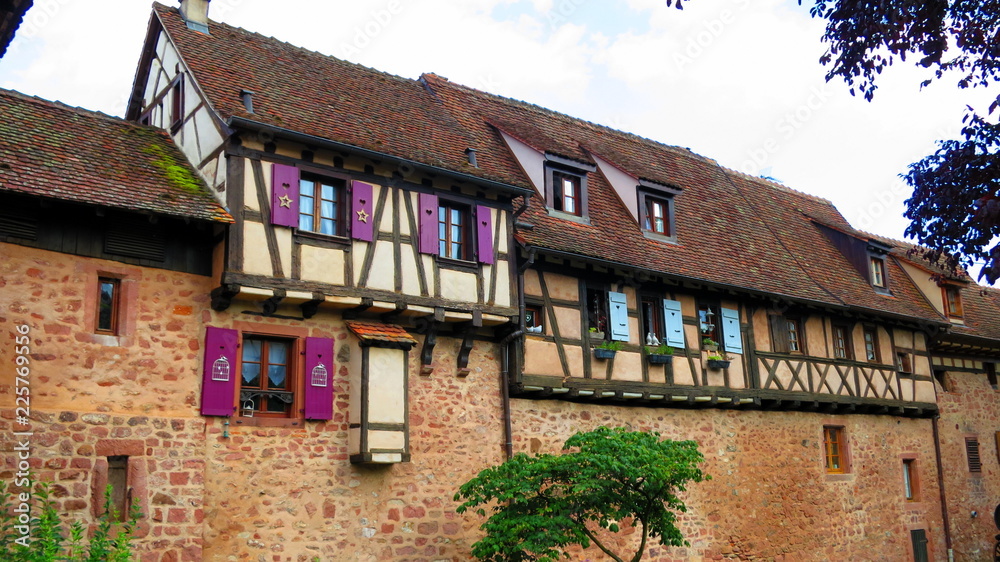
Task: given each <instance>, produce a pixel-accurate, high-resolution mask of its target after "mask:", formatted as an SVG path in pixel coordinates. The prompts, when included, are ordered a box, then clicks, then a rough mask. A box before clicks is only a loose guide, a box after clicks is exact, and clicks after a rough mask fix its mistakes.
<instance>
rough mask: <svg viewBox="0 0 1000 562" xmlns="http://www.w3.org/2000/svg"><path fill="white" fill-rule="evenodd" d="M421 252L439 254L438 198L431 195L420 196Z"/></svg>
mask: <svg viewBox="0 0 1000 562" xmlns="http://www.w3.org/2000/svg"><path fill="white" fill-rule="evenodd" d="M419 207H420V210H419V211H418V212H419V213H420V217H419V219H420V252H421V253H423V254H434V255H437V254H438V240H439V239H438V198H437V195H433V194H431V193H421V194H420V203H419Z"/></svg>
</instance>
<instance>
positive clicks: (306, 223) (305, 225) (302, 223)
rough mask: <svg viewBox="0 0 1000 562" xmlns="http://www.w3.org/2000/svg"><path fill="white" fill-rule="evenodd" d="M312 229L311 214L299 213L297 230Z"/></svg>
mask: <svg viewBox="0 0 1000 562" xmlns="http://www.w3.org/2000/svg"><path fill="white" fill-rule="evenodd" d="M312 229H313V218H312V215H299V230H312Z"/></svg>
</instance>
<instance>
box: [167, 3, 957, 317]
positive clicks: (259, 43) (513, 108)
mask: <svg viewBox="0 0 1000 562" xmlns="http://www.w3.org/2000/svg"><path fill="white" fill-rule="evenodd" d="M155 10H156V14H157V18H158V20H157V21H160V22H162V25H163V26H164V29H166V31H167V32H168V33H169V34H170V36H171V38H172V39H173V40H174V42H175V43H176V44H177V45H178V48H179V49H180V52H181V56H182V58H183V59H184V61H185V63H186V64H187V65H188V66H189V67H190V68H191V69H192V71H193V73H194V75H195V78H196V81H197V82H198V84H199V86H200V87H201V88H202V89H203V90H204V91H205V93H206V95H207V96H208V100H209V102H210V104H211V105H212V107H213V108H214V109H215V110H216V111H217V112H218V113H219V115H220V116H221V117H222V118H223V119H227V118H230V117H244V118H247V119H252V120H255V121H259V122H263V123H267V124H272V125H274V126H278V127H282V128H286V129H291V130H295V131H298V132H301V133H306V134H309V135H314V136H317V137H320V138H324V139H330V140H333V141H337V142H342V143H347V144H350V145H353V146H357V147H360V148H365V149H370V150H376V151H379V152H382V153H386V154H389V155H393V156H398V157H401V158H406V159H410V160H414V161H418V162H422V163H426V164H430V165H435V166H440V167H443V168H446V169H448V170H452V171H458V172H463V173H467V174H471V175H475V176H478V177H481V178H483V179H489V180H493V181H499V182H504V183H506V184H509V185H513V186H518V187H527V188H531V187H532V184H531V181H530V180H529V178H528V177H527V175H526V174H525V171H524V170H523V169H522V168H521V166H520V163H519V162H518V161H517V159H516V158H515V156H514V155H513V154H512V152H511V150H510V148H509V147H508V146H507V145H506V143H505V142H504V140H503V137H502V136H501V131H503V132H504V133H506V134H509V135H511V136H513V137H516V138H517V139H519V140H520V141H522V142H524V143H525V144H527V145H529V146H531V147H534V148H535V149H537V150H539V151H541V152H547V153H551V154H556V155H559V156H563V157H566V158H570V159H574V160H578V161H581V162H593V161H594V160H593V158H592V156H591V154H594V155H599V156H600V157H601V158H602V159H606V160H608V161H610V162H611V163H613V164H614V165H615V166H617V167H618V168H620V169H621V170H623V171H625V172H626V173H628V174H630V175H632V176H634V177H638V178H643V179H648V180H652V181H655V182H659V183H663V184H667V185H676V186H679V187H680V188H682V190H683V192H682V194H681V195H678V196H677V197H676V199H675V202H676V208H675V217H676V231H677V240H678V243H676V244H669V243H664V242H660V241H657V240H651V239H648V238H646V237H644V236H643V234H642V231H641V230H640V228H639V225H637V224H636V222H635V220H634V219H633V218H632V215H631V214H630V213H629V211H628V210H627V209H626V208H625V207H624V205H623V204H622V202H621V200H620V199H619V198H618V197H617V196H616V194H615V191H614V188H613V187H612V185H611V184H610V183H609V182H608V180H607V179H606V178H605V177H604V176H603V175H602V174H601V173H600V172H599V171H598V172H596V173H591V174H589V176H588V184H587V189H588V199H589V209H588V214H589V224H581V223H579V222H571V221H566V220H562V219H560V218H558V217H554V216H550V215H549V213H548V212H547V210H546V209H545V207H544V201H543V200H542V198H540V197H533V198H531V200H530V207H529V209H528V210H527V211H526V212H525V213H524V214H523V215H521V217H520V219H519V220H521V221H524V222H527V223H531V224H532V225H534V228H533V229H530V230H529V229H521V230H519V231H518V232H517V233H516V237H517V239H518V241H520V242H522V243H524V244H528V245H532V246H535V247H538V248H540V249H543V250H549V251H554V252H564V253H569V254H576V255H580V256H585V257H590V258H594V259H598V260H603V261H608V262H613V263H616V264H621V265H624V266H632V267H636V268H641V269H647V270H652V271H655V272H659V273H662V274H664V275H667V276H675V277H682V278H689V279H693V280H702V281H705V282H707V283H711V284H715V285H722V286H729V287H733V288H737V289H742V290H747V291H752V292H759V293H766V294H770V295H775V296H777V297H779V298H781V297H784V298H786V299H792V300H798V301H808V302H812V303H816V304H820V305H827V306H831V307H835V308H842V307H846V308H851V309H855V310H858V311H861V312H864V313H876V314H877V313H882V314H888V315H893V316H905V317H909V318H910V319H912V320H916V321H921V322H929V323H933V324H941V323H943V322H944V320H943V318H942V317H941V316H940V314H938V313H937V312H936V311H935V310H934V309H933V307H931V306H930V305H929V303H928V302H927V301H926V299H924V298H923V297H922V295H921V294H920V293H919V291H918V290H917V289H916V287H914V286H913V285H912V283H910V281H909V279H908V277H906V275H905V273H904V272H903V270H902V269H901V268H900V266H899V265H898V264H896V263H895V262H892V260H890V263H888V267H889V275H890V277H891V284H892V291H893V294H892V296H889V297H887V296H884V295H880V294H878V293H876V292H875V291H874V290H873V288H872V287H871V286H870V285H869V283H868V282H867V280H866V279H865V278H864V277H863V276H862V275H861V273H859V272H858V271H857V270H856V269H855V268H854V267H853V266H852V265H851V264H850V262H849V261H848V260H847V259H846V258H845V256H844V255H843V254H841V253H840V251H839V250H838V249H837V248H836V247H835V246H834V245H833V244H832V243H831V242H830V240H829V239H827V238H826V236H825V235H824V234H823V232H822V231H821V230H820V227H819V226H817V225H816V224H814V222H813V220H816V221H817V222H819V223H822V224H825V225H830V226H832V227H834V228H837V229H842V230H844V231H848V232H854V230H853V229H852V228H851V226H850V225H849V224H848V223H847V221H846V220H845V219H844V217H843V216H842V215H841V214H840V213H839V212H838V211H837V209H836V208H834V206H833V205H832V204H831V203H830V202H829V201H826V200H824V199H821V198H818V197H814V196H810V195H807V194H804V193H801V192H797V191H795V190H792V189H789V188H787V187H784V186H781V185H779V184H776V183H773V182H769V181H766V180H763V179H760V178H754V177H750V176H746V175H744V174H741V173H739V172H735V171H733V170H729V169H726V168H724V167H722V166H720V165H719V164H718V163H717V162H716V161H714V160H711V159H709V158H705V157H702V156H699V155H696V154H693V153H691V152H690V151H689V150H686V149H683V148H679V147H673V146H668V145H664V144H661V143H658V142H655V141H652V140H649V139H646V138H642V137H639V136H636V135H633V134H629V133H625V132H621V131H616V130H614V129H610V128H608V127H604V126H601V125H596V124H594V123H590V122H587V121H584V120H580V119H576V118H573V117H570V116H567V115H563V114H560V113H557V112H554V111H550V110H547V109H545V108H542V107H538V106H535V105H531V104H528V103H525V102H521V101H517V100H513V99H509V98H502V97H499V96H495V95H491V94H487V93H485V92H481V91H478V90H475V89H472V88H468V87H464V86H461V85H457V84H454V83H452V82H450V81H448V80H447V79H445V78H442V77H439V76H436V75H434V74H425V75H423V76H422V77H421V78H420V80H408V79H404V78H399V77H396V76H391V75H387V74H384V73H381V72H378V71H375V70H372V69H369V68H365V67H362V66H358V65H354V64H350V63H347V62H344V61H341V60H338V59H335V58H332V57H327V56H324V55H321V54H318V53H315V52H311V51H307V50H304V49H301V48H298V47H294V46H292V45H289V44H287V43H282V42H280V41H277V40H275V39H271V38H265V37H263V36H260V35H257V34H253V33H249V32H247V31H244V30H241V29H236V28H232V27H229V26H227V25H224V24H218V23H214V22H213V23H210V26H209V27H210V30H211V35H204V34H200V33H197V32H194V31H191V30H189V29H188V28H187V27H186V26H185V25H184V23H183V22H182V21H181V18H180V16H179V15H178V13H177V11H176V9H174V8H168V7H164V6H161V5H156V7H155ZM241 89H247V90H252V91H254V92H255V94H254V109H255V113H254V114H252V115H251V114H248V113H246V111H245V109H244V107H243V105H242V103H241V102H240V98H239V92H240V90H241ZM466 148H474V149H475V150H476V152H477V160H478V164H479V167H478V168H472V167H471V166H470V165H469V164H468V163H467V161H466V157H465V149H466Z"/></svg>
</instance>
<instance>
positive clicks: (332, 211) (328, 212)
mask: <svg viewBox="0 0 1000 562" xmlns="http://www.w3.org/2000/svg"><path fill="white" fill-rule="evenodd" d="M336 213H337V205H336V204H335V203H331V202H330V201H323V202H322V203H320V206H319V214H320V216H321V217H323V218H324V219H332V218H333V217H335V216H336Z"/></svg>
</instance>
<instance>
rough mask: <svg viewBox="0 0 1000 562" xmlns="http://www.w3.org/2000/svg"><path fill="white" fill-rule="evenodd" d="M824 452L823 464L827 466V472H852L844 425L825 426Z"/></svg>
mask: <svg viewBox="0 0 1000 562" xmlns="http://www.w3.org/2000/svg"><path fill="white" fill-rule="evenodd" d="M823 453H824V455H823V458H824V461H823V465H824V467H825V468H826V473H827V474H831V475H839V474H847V473H848V472H850V470H849V468H850V467H849V464H848V457H847V438H846V433H845V432H844V427H843V426H839V425H824V426H823Z"/></svg>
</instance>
